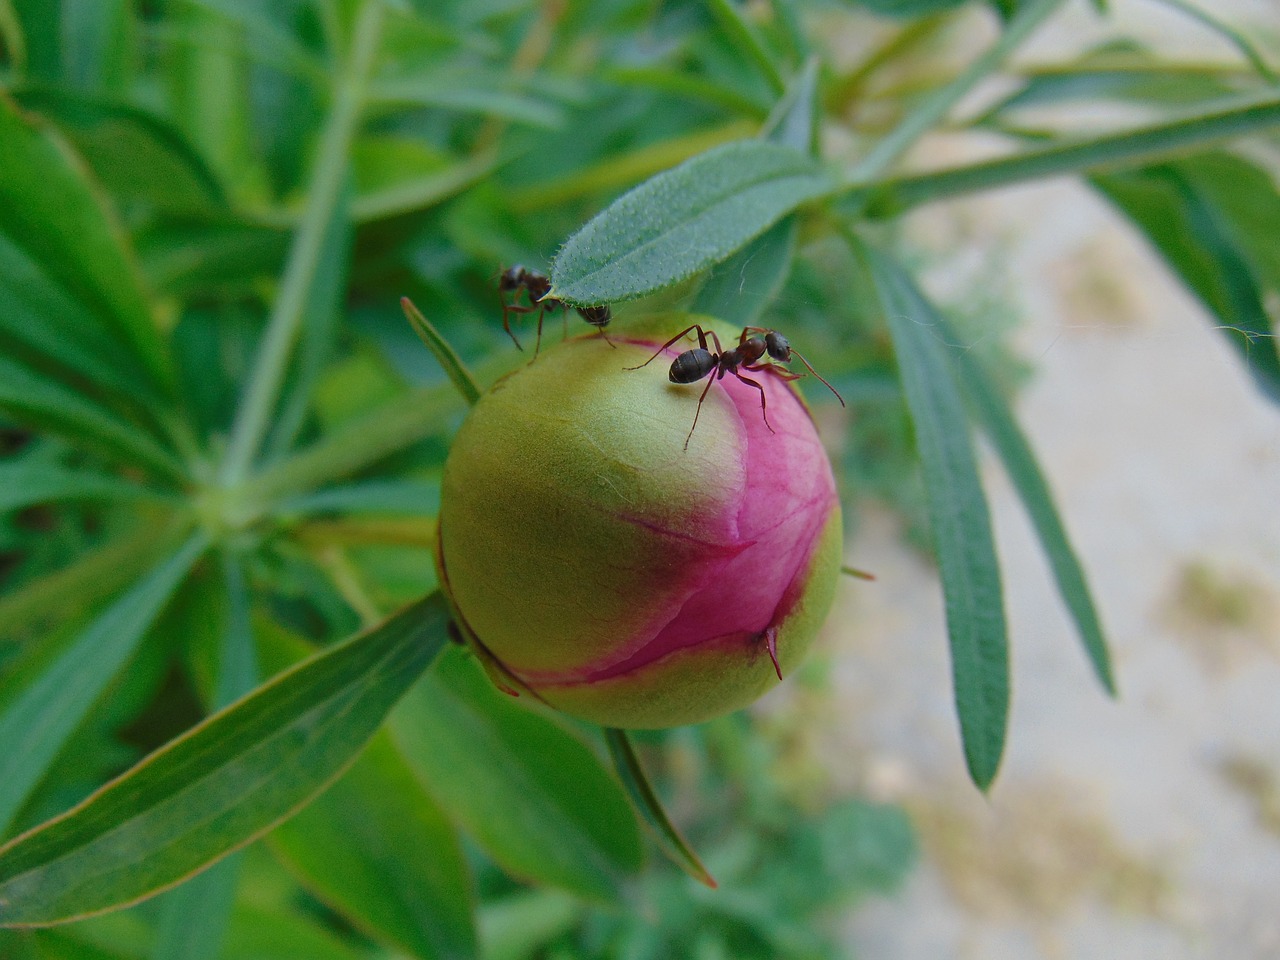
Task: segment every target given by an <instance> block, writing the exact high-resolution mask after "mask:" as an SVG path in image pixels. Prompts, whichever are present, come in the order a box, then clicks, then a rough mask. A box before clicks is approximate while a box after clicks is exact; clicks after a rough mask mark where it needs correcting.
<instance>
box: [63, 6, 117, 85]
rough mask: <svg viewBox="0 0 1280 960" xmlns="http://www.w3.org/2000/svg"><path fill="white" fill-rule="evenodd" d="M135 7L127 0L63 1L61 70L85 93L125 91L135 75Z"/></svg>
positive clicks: (67, 79)
mask: <svg viewBox="0 0 1280 960" xmlns="http://www.w3.org/2000/svg"><path fill="white" fill-rule="evenodd" d="M131 7H132V5H131V4H130V3H127V2H126V0H62V23H61V24H59V27H60V30H59V32H60V34H61V37H62V47H63V49H62V67H63V73H64V78H65V80H66V81H67V83H68V84H69V85H71V86H74V87H79V88H81V89H84V90H110V91H113V92H121V91H123V90H124V89H125V86H126V85H127V83H128V81H129V77H130V74H131V72H132V70H131V68H132V63H131V60H132V57H133V50H132V46H133V36H132V34H133V19H132V17H131V16H130V14H131V12H132V10H131Z"/></svg>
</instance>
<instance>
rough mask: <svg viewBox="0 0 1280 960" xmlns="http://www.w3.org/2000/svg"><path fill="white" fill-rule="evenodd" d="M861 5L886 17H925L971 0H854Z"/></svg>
mask: <svg viewBox="0 0 1280 960" xmlns="http://www.w3.org/2000/svg"><path fill="white" fill-rule="evenodd" d="M853 2H854V3H856V4H857V5H858V6H860V7H866V8H867V9H868V10H870V11H871V12H872V13H878V14H880V15H881V16H885V17H903V18H906V17H923V16H924V15H925V14H927V13H937V12H938V11H939V10H950V9H951V8H952V7H958V6H960V5H961V4H962V3H968V2H969V0H853Z"/></svg>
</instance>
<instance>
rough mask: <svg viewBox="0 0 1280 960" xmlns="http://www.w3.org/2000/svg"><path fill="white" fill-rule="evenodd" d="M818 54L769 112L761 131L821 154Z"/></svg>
mask: <svg viewBox="0 0 1280 960" xmlns="http://www.w3.org/2000/svg"><path fill="white" fill-rule="evenodd" d="M818 67H819V61H818V58H817V57H810V58H809V60H808V61H807V62H806V63H805V65H804V69H803V70H801V71H800V73H799V74H798V75H797V76H796V78H795V80H793V81H792V83H791V85H790V86H789V87H787V91H786V93H784V94H783V95H782V97H781V98H780V99H779V100H778V102H777V104H775V105H774V108H773V110H771V111H770V112H769V118H768V119H767V120H765V122H764V126H763V127H762V128H761V130H760V139H762V140H769V141H771V142H773V143H780V144H782V145H783V146H786V147H791V148H792V149H793V150H802V151H804V152H805V153H807V154H809V156H811V157H817V156H819V151H818V134H819V132H820V130H821V110H820V105H819V103H818Z"/></svg>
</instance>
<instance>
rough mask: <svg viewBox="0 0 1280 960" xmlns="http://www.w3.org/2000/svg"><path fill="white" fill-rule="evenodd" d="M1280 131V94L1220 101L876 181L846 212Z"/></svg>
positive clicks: (1131, 162)
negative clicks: (1070, 139) (1145, 122)
mask: <svg viewBox="0 0 1280 960" xmlns="http://www.w3.org/2000/svg"><path fill="white" fill-rule="evenodd" d="M1278 125H1280V95H1277V94H1276V93H1268V94H1267V95H1265V96H1251V97H1246V98H1240V97H1233V98H1231V99H1230V100H1227V101H1225V103H1224V102H1222V101H1220V102H1219V105H1218V107H1217V108H1216V109H1211V110H1206V111H1203V112H1199V113H1194V114H1191V115H1188V116H1185V117H1181V118H1178V119H1176V120H1173V121H1165V122H1164V123H1158V124H1152V125H1151V126H1147V127H1138V128H1136V129H1130V130H1123V131H1120V132H1118V133H1109V134H1105V135H1103V136H1099V137H1092V138H1090V139H1088V140H1080V141H1077V142H1075V143H1064V144H1056V145H1054V146H1048V147H1042V148H1039V149H1035V150H1027V151H1024V152H1022V153H1018V154H1015V155H1014V156H1011V157H1001V158H1000V159H997V160H987V161H985V162H983V163H975V164H969V165H966V166H961V167H952V168H950V169H948V170H938V171H934V172H933V173H924V174H919V175H918V176H912V177H902V178H900V179H897V180H888V181H882V182H879V183H849V184H846V186H845V187H844V188H843V192H844V193H845V197H844V199H843V201H842V207H843V208H844V210H845V212H846V213H848V212H850V210H851V209H852V210H853V211H856V212H864V213H865V214H866V215H868V216H871V217H888V216H895V215H897V214H899V213H902V212H903V211H905V210H907V209H909V208H911V207H914V206H918V205H919V204H922V203H930V202H932V201H935V200H945V199H947V198H948V197H954V196H958V195H962V194H969V193H977V192H978V191H981V190H990V189H993V188H995V187H1003V186H1007V185H1009V184H1014V183H1021V182H1023V181H1026V180H1038V179H1041V178H1044V177H1051V176H1056V175H1059V174H1068V173H1090V172H1094V171H1097V170H1101V169H1114V168H1118V167H1133V166H1140V165H1143V164H1150V163H1155V162H1157V161H1160V160H1164V159H1167V158H1168V157H1170V156H1174V155H1177V154H1181V153H1185V152H1187V151H1188V150H1190V149H1193V148H1203V147H1206V146H1209V145H1211V144H1214V143H1217V142H1220V141H1222V140H1226V139H1229V138H1231V137H1235V136H1239V135H1240V134H1244V133H1250V132H1253V131H1257V130H1260V129H1263V128H1265V127H1273V126H1278Z"/></svg>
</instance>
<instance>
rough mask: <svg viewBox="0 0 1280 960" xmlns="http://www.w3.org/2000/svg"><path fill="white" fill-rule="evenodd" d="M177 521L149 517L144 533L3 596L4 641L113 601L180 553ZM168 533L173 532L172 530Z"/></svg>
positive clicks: (95, 551) (102, 548) (0, 631)
mask: <svg viewBox="0 0 1280 960" xmlns="http://www.w3.org/2000/svg"><path fill="white" fill-rule="evenodd" d="M183 523H184V526H183V527H182V529H181V531H175V530H173V529H172V527H173V520H172V518H169V517H166V516H164V515H150V516H146V517H145V523H144V525H143V528H142V529H139V530H135V531H131V532H129V533H126V534H122V535H120V536H118V537H117V538H115V539H112V540H108V541H107V542H106V543H104V544H103V545H102V546H100V547H98V548H96V549H93V550H90V551H86V552H85V553H84V555H83V556H80V557H79V558H77V559H76V560H74V561H72V562H71V563H70V564H68V565H67V566H65V567H63V568H62V569H60V570H56V571H54V572H53V573H50V574H46V575H45V576H43V577H41V578H39V579H38V580H33V581H32V582H30V583H27V584H24V585H23V586H22V587H20V588H18V589H17V590H14V591H13V592H11V593H9V594H7V595H5V596H4V597H0V639H11V638H13V637H15V636H17V635H19V634H22V633H24V632H27V631H29V630H30V629H31V628H32V627H34V626H37V625H39V624H42V623H46V622H49V621H52V620H54V619H58V620H66V619H67V618H70V617H74V616H75V615H76V613H77V612H78V611H79V610H81V609H83V608H84V607H87V606H89V605H91V604H94V603H97V602H98V601H99V600H102V599H103V598H104V597H109V596H111V595H112V594H113V593H115V592H116V591H117V590H119V589H120V588H121V587H123V586H124V585H125V584H127V583H128V582H129V581H130V580H132V579H134V578H135V577H137V576H139V575H141V573H142V572H143V571H144V570H145V569H146V567H147V566H149V565H150V564H151V563H153V562H156V561H158V560H159V558H160V556H161V554H162V553H163V552H164V551H165V550H166V549H168V548H176V546H177V542H175V541H176V535H177V534H179V533H181V534H183V535H185V532H186V531H187V529H189V528H188V527H187V526H186V525H185V521H183ZM167 528H168V529H167Z"/></svg>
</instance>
